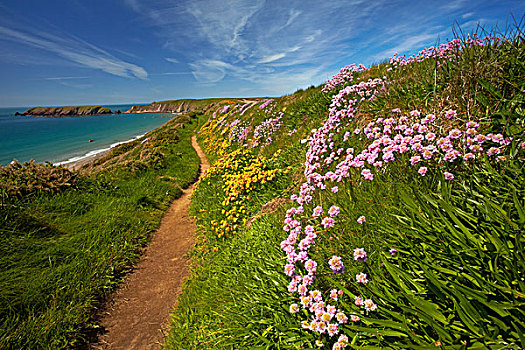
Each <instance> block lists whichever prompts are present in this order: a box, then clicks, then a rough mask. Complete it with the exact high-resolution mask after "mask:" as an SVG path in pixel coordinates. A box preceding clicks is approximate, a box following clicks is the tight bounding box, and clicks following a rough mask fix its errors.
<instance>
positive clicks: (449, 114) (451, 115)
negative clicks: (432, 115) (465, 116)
mask: <svg viewBox="0 0 525 350" xmlns="http://www.w3.org/2000/svg"><path fill="white" fill-rule="evenodd" d="M457 115H458V114H457V113H456V111H455V110H453V109H449V110H448V111H446V112H445V118H447V119H452V118H454V117H456V116H457Z"/></svg>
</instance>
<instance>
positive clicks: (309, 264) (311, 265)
mask: <svg viewBox="0 0 525 350" xmlns="http://www.w3.org/2000/svg"><path fill="white" fill-rule="evenodd" d="M304 268H305V269H306V271H308V274H309V275H315V273H316V272H317V263H316V262H315V261H313V260H312V259H308V260H306V262H305V263H304Z"/></svg>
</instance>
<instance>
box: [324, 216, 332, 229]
mask: <svg viewBox="0 0 525 350" xmlns="http://www.w3.org/2000/svg"><path fill="white" fill-rule="evenodd" d="M334 223H335V220H334V219H332V218H329V217H326V218H324V219H323V221H322V222H321V224H322V225H323V227H324V228H330V227H333V226H334Z"/></svg>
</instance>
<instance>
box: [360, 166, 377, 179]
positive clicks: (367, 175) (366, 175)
mask: <svg viewBox="0 0 525 350" xmlns="http://www.w3.org/2000/svg"><path fill="white" fill-rule="evenodd" d="M361 175H363V177H364V178H365V180H373V179H374V174H372V173H371V172H370V170H369V169H363V171H361Z"/></svg>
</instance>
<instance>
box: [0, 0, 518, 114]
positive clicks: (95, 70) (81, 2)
mask: <svg viewBox="0 0 525 350" xmlns="http://www.w3.org/2000/svg"><path fill="white" fill-rule="evenodd" d="M524 12H525V2H524V1H523V0H519V1H513V0H508V1H483V0H478V1H472V0H453V1H423V0H403V1H396V0H388V1H387V0H377V1H376V0H369V1H363V0H346V1H343V0H314V1H310V0H298V1H295V0H266V1H265V0H253V1H248V0H187V1H182V0H181V1H179V0H171V1H170V0H63V1H62V0H46V1H42V0H32V1H29V0H10V1H5V0H0V45H2V50H1V51H0V77H1V84H0V107H8V106H36V105H86V104H118V103H140V102H144V103H145V102H148V103H149V102H151V101H159V100H165V99H178V98H200V97H247V96H280V95H283V94H287V93H292V92H294V91H295V90H296V89H298V88H304V87H308V86H309V85H312V84H315V85H317V84H319V83H322V82H324V81H326V80H327V79H329V78H330V77H331V76H332V75H333V74H335V73H337V72H338V70H339V68H341V67H342V66H345V65H348V64H351V63H363V64H365V65H367V66H368V65H370V64H372V63H374V62H378V61H381V60H383V59H387V58H388V57H390V56H391V55H392V54H393V53H394V52H396V51H398V52H401V53H413V52H415V51H417V50H418V49H421V48H423V47H427V46H431V45H434V44H435V43H437V42H438V40H440V41H441V42H444V41H446V40H447V39H451V38H452V37H453V35H452V26H453V24H454V23H457V24H459V25H460V26H461V28H462V29H463V30H464V31H465V32H470V31H471V30H472V29H474V28H475V27H476V26H477V24H478V23H479V24H481V25H482V26H484V27H486V28H489V29H490V28H491V27H493V26H494V25H496V24H497V25H498V26H500V27H502V28H503V27H505V24H506V22H507V20H508V19H509V15H510V14H513V15H514V16H515V17H516V18H517V19H518V20H519V19H521V17H522V16H523V14H524Z"/></svg>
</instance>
